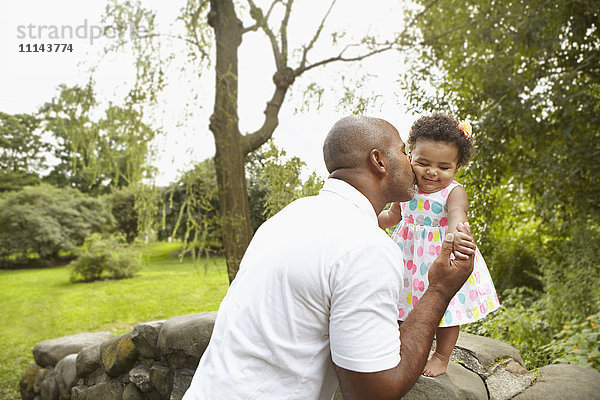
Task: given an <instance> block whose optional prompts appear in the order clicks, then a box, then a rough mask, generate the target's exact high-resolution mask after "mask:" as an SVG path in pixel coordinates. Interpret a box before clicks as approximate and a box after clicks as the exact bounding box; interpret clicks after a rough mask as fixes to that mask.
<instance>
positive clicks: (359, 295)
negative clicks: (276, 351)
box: [329, 245, 402, 372]
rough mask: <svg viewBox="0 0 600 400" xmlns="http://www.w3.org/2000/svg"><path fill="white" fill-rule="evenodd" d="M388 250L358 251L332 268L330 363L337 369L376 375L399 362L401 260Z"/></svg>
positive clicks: (368, 249) (370, 247) (384, 248)
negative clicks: (375, 373)
mask: <svg viewBox="0 0 600 400" xmlns="http://www.w3.org/2000/svg"><path fill="white" fill-rule="evenodd" d="M394 250H395V247H393V246H392V248H390V246H383V245H372V246H364V247H361V248H359V249H355V250H352V251H351V252H349V253H347V254H346V255H344V256H343V257H342V258H340V259H339V260H338V261H337V262H336V264H335V265H334V267H333V268H332V273H331V276H330V286H331V308H330V321H329V338H330V347H331V357H332V360H333V362H334V363H335V364H336V365H337V366H339V367H342V368H345V369H348V370H351V371H356V372H377V371H383V370H386V369H390V368H393V367H395V366H396V365H398V363H399V362H400V337H399V336H400V335H399V331H398V322H397V320H398V303H399V297H400V290H401V273H400V268H401V264H402V258H401V257H402V256H401V253H400V252H399V251H394Z"/></svg>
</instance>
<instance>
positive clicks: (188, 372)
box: [169, 368, 195, 400]
mask: <svg viewBox="0 0 600 400" xmlns="http://www.w3.org/2000/svg"><path fill="white" fill-rule="evenodd" d="M194 372H195V371H194V370H193V369H188V368H182V369H178V370H177V371H175V376H174V377H173V391H172V392H171V397H169V400H181V399H182V398H183V395H184V394H185V391H186V390H187V389H188V388H189V387H190V384H191V383H192V378H193V377H194Z"/></svg>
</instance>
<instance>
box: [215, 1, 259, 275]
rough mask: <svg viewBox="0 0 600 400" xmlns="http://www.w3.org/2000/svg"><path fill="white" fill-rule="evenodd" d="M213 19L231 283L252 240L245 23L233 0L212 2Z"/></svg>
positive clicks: (219, 165)
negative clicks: (244, 129) (240, 109)
mask: <svg viewBox="0 0 600 400" xmlns="http://www.w3.org/2000/svg"><path fill="white" fill-rule="evenodd" d="M208 18H209V24H210V25H211V26H212V27H213V29H214V31H215V42H216V56H217V60H216V66H215V70H216V91H215V93H216V94H215V106H214V110H213V114H212V116H211V117H210V130H211V131H212V133H213V136H214V138H215V147H216V152H215V168H216V171H217V183H218V187H219V205H220V211H221V226H222V231H223V244H224V246H225V256H226V259H227V273H228V275H229V282H230V283H231V282H232V281H233V279H234V278H235V275H236V273H237V271H238V268H239V263H240V261H241V259H242V256H243V255H244V252H245V250H246V248H247V247H248V244H249V243H250V239H251V238H252V227H251V225H250V210H249V207H248V192H247V190H246V176H245V170H244V165H245V158H246V151H245V149H244V146H243V144H242V139H243V138H242V135H241V134H240V131H239V124H238V115H237V101H238V56H237V51H238V47H239V45H240V43H241V41H242V23H241V21H239V20H238V18H237V16H236V14H235V9H234V5H233V2H232V0H212V1H211V11H210V13H209V17H208Z"/></svg>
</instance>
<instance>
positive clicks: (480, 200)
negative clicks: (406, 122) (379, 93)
mask: <svg viewBox="0 0 600 400" xmlns="http://www.w3.org/2000/svg"><path fill="white" fill-rule="evenodd" d="M418 3H419V4H421V5H422V6H423V7H424V11H423V13H422V16H421V18H420V19H419V21H418V28H419V35H420V36H419V37H417V38H416V39H415V41H422V42H423V43H425V48H424V49H422V50H420V52H419V53H418V54H415V57H416V62H415V63H414V64H413V66H412V68H411V69H410V70H408V71H407V72H406V74H405V75H404V83H405V86H406V87H407V89H409V91H410V94H411V95H410V98H411V100H412V104H413V105H414V106H415V107H416V108H419V109H427V110H432V109H450V110H452V111H454V112H455V113H457V114H459V115H460V116H462V117H467V118H470V119H472V120H473V121H476V133H477V137H476V139H477V150H478V154H477V155H476V157H475V158H474V160H473V163H472V164H471V166H470V168H469V169H468V174H467V178H468V179H469V182H470V184H472V185H473V186H474V187H475V188H476V189H477V190H473V192H474V194H475V195H476V196H477V197H476V201H475V202H474V204H475V207H477V208H476V211H477V213H478V214H479V215H484V216H485V217H486V218H483V221H482V222H483V223H485V222H486V221H487V222H488V223H489V222H490V221H493V218H494V215H493V210H494V209H495V208H494V207H491V205H493V204H494V202H492V203H490V200H493V199H490V197H489V194H490V193H491V192H492V190H491V189H492V188H494V187H498V186H502V187H504V188H505V190H504V191H503V192H502V193H499V192H497V194H499V195H500V196H504V195H506V194H507V193H508V194H510V195H512V196H513V198H514V199H515V200H516V201H517V202H518V201H521V200H525V201H526V202H527V201H531V202H533V204H534V207H533V210H532V211H533V213H534V215H536V216H538V217H540V218H541V221H543V222H544V224H546V225H548V226H549V227H550V229H562V228H565V227H567V226H568V225H570V224H573V223H574V221H575V220H577V221H578V223H584V224H585V223H588V221H589V220H590V219H592V220H593V221H596V222H595V223H598V221H599V217H600V203H598V201H597V199H598V198H599V197H600V186H599V185H598V184H597V182H598V178H599V172H598V171H600V168H599V167H600V130H599V129H598V126H600V113H599V111H600V21H599V18H600V12H599V9H598V4H597V2H595V1H591V0H582V1H568V0H561V1H553V2H547V1H541V0H535V1H525V0H519V1H510V2H508V1H491V0H489V1H483V2H482V1H479V2H463V3H460V4H457V3H455V2H452V1H447V0H445V1H436V2H434V3H432V4H431V3H430V2H428V1H419V2H418ZM434 71H439V73H437V74H436V73H435V72H434ZM428 87H429V88H430V87H434V88H436V90H435V92H434V95H433V96H430V95H427V93H426V92H427V90H429V89H427V88H428ZM484 189H485V190H484ZM481 194H484V195H483V196H481ZM486 196H488V197H487V198H486Z"/></svg>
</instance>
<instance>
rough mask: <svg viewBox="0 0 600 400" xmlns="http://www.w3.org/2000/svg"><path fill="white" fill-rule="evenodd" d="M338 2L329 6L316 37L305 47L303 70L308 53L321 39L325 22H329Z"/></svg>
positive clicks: (302, 62)
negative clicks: (328, 19)
mask: <svg viewBox="0 0 600 400" xmlns="http://www.w3.org/2000/svg"><path fill="white" fill-rule="evenodd" d="M336 2H337V0H333V1H332V2H331V4H330V5H329V9H328V10H327V12H326V13H325V15H324V16H323V19H322V20H321V23H320V24H319V27H318V28H317V31H316V32H315V35H314V36H313V38H312V39H311V41H310V43H309V44H308V46H306V47H304V49H303V51H302V60H301V61H300V67H301V68H304V67H305V66H306V57H307V56H308V52H309V51H310V50H311V49H312V48H313V47H314V45H315V43H316V42H317V40H318V39H319V36H320V35H321V32H322V31H323V27H324V26H325V22H327V18H328V17H329V14H331V10H333V6H334V5H335V3H336Z"/></svg>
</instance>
